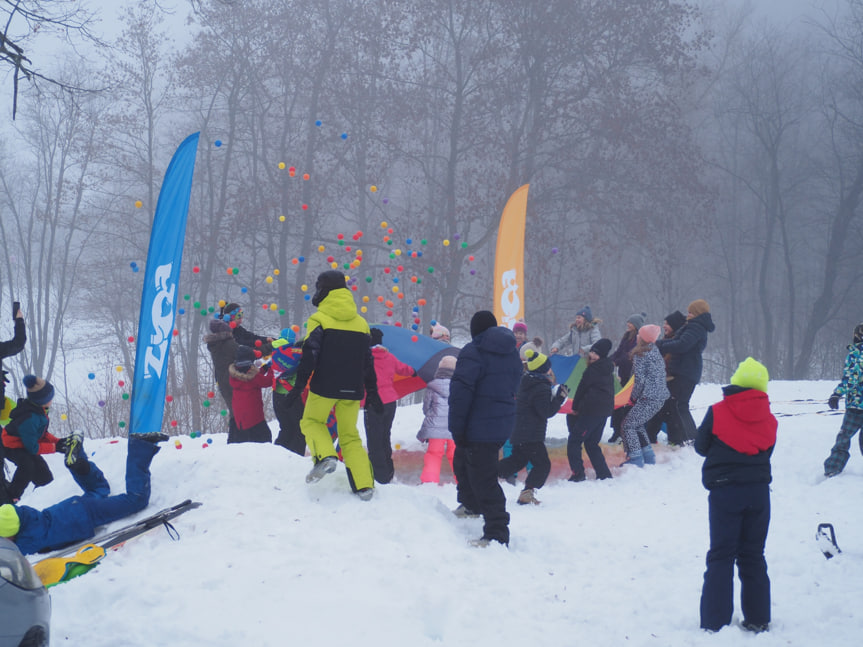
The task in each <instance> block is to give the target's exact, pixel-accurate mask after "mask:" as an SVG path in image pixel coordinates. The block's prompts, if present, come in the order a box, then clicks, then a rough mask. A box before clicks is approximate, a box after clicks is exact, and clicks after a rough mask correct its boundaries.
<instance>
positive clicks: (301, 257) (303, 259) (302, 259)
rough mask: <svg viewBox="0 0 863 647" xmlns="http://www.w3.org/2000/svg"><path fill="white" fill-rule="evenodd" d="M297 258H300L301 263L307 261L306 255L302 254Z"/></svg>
mask: <svg viewBox="0 0 863 647" xmlns="http://www.w3.org/2000/svg"><path fill="white" fill-rule="evenodd" d="M297 260H298V261H299V262H300V263H305V262H306V257H305V256H300V257H298V258H297Z"/></svg>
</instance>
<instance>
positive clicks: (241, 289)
mask: <svg viewBox="0 0 863 647" xmlns="http://www.w3.org/2000/svg"><path fill="white" fill-rule="evenodd" d="M248 291H249V288H247V287H242V288H240V292H242V293H243V294H245V293H246V292H248Z"/></svg>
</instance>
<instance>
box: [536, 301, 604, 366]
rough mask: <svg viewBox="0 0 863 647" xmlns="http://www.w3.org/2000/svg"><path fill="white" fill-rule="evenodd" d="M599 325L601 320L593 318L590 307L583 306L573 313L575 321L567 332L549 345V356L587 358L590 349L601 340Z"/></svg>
mask: <svg viewBox="0 0 863 647" xmlns="http://www.w3.org/2000/svg"><path fill="white" fill-rule="evenodd" d="M601 323H602V320H601V319H594V318H593V313H592V312H591V311H590V306H584V307H583V308H582V309H581V310H579V311H578V312H576V313H575V321H573V322H572V324H570V326H569V332H568V333H566V334H565V335H564V336H563V337H561V338H560V339H558V340H556V341H555V342H554V343H553V344H552V345H551V349H550V350H549V354H550V355H556V354H558V353H560V354H561V355H565V356H569V355H582V356H587V354H588V353H589V352H590V347H591V346H593V345H594V344H595V343H596V342H598V341H599V340H600V339H601V338H602V333H600V332H599V324H601Z"/></svg>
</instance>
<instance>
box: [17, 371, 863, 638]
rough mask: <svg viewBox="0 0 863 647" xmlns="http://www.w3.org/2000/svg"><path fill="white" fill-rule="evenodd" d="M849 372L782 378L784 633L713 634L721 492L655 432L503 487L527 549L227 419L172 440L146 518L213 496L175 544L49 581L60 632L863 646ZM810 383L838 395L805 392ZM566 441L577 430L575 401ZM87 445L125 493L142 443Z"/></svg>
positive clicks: (159, 463)
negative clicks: (528, 494)
mask: <svg viewBox="0 0 863 647" xmlns="http://www.w3.org/2000/svg"><path fill="white" fill-rule="evenodd" d="M833 386H834V385H833V383H826V382H784V383H783V382H776V383H771V389H770V396H771V399H772V400H773V401H774V407H773V409H774V413H776V414H777V415H779V414H795V415H793V416H781V417H780V418H779V421H780V427H779V440H778V443H777V448H776V451H775V453H774V458H773V473H774V483H773V495H772V496H773V498H772V501H773V520H772V523H771V528H770V535H769V537H768V543H767V562H768V567H769V572H770V576H771V579H772V593H773V624H772V630H771V632H770V633H769V634H762V635H759V636H754V635H751V634H748V633H746V632H744V631H742V630H741V629H740V628H739V626H737V625H736V624H735V625H733V626H731V627H727V628H725V629H724V630H722V631H721V632H719V633H718V634H715V635H709V634H706V633H704V632H702V631H700V630H699V628H698V601H699V595H700V590H701V578H702V574H703V570H704V558H705V554H706V551H707V544H708V526H707V492H706V491H705V490H704V489H703V488H702V487H701V481H700V468H701V459H700V457H698V456H697V455H696V454H695V453H694V451H692V450H691V449H682V450H671V449H668V448H660V451H658V452H657V453H658V458H659V464H657V465H656V466H648V467H647V468H645V469H644V470H637V469H636V468H626V469H623V470H616V469H615V470H614V471H615V478H614V479H613V480H610V481H604V482H597V481H593V480H589V481H588V482H585V483H568V482H566V481H563V480H559V479H558V480H552V481H550V482H549V483H548V484H547V485H546V487H545V488H543V489H542V490H541V491H540V493H539V498H540V499H541V500H542V505H540V506H529V507H523V506H517V505H515V499H516V497H517V495H518V492H519V489H520V488H517V487H512V486H509V485H506V484H504V489H505V492H506V494H507V499H508V509H509V512H510V514H511V515H512V521H511V531H512V541H511V544H510V547H509V549H505V548H503V547H500V546H491V547H489V548H486V549H476V548H472V547H470V546H468V544H467V541H468V540H469V539H472V538H476V537H479V536H480V534H481V525H482V522H481V520H476V519H469V520H459V519H456V518H455V517H454V516H453V515H452V514H451V513H450V510H451V509H452V508H454V507H455V505H456V502H455V486H454V485H453V484H452V483H451V480H450V479H449V478H447V479H446V480H447V482H446V483H445V484H444V485H442V486H436V485H418V479H417V478H416V475H415V474H410V475H408V476H406V477H405V476H403V477H402V478H403V480H404V481H407V482H396V483H393V484H391V485H387V486H379V487H378V488H377V493H376V496H375V498H374V500H372V501H371V502H369V503H364V502H362V501H359V500H358V499H357V498H356V497H354V496H352V495H351V494H350V492H349V488H348V484H347V477H346V476H345V472H344V467H343V466H340V467H339V469H338V470H337V471H336V473H334V474H333V475H331V476H328V477H327V478H325V479H324V480H323V481H321V482H320V483H317V484H315V485H311V486H307V485H306V484H305V482H304V477H305V474H306V473H307V472H308V470H309V468H310V467H311V462H310V459H308V458H300V457H298V456H295V455H294V454H291V453H290V452H288V451H286V450H284V449H282V448H280V447H277V446H260V445H240V446H238V445H232V446H227V445H226V444H225V435H224V434H213V435H212V436H210V437H211V438H212V440H213V443H212V445H211V446H209V447H208V448H206V449H204V448H202V441H201V439H200V438H198V439H194V440H192V439H189V438H188V437H182V438H181V440H182V442H183V448H182V449H179V450H177V449H175V448H174V446H173V445H172V442H168V443H165V445H164V448H163V450H162V452H161V453H160V454H159V455H158V456H157V457H156V458H155V460H154V463H153V496H152V499H151V504H150V508H149V511H150V512H153V511H156V510H158V509H161V508H163V507H166V506H168V505H171V504H173V503H176V502H178V501H181V500H183V499H185V498H188V497H192V498H194V499H197V500H200V501H202V502H203V503H204V505H203V507H201V508H200V509H198V510H194V511H192V512H189V513H187V514H186V515H184V516H182V517H180V518H178V519H177V520H176V521H175V526H176V528H177V530H178V531H179V532H180V533H181V535H182V537H181V539H180V541H176V542H172V541H171V540H170V539H169V538H168V536H167V535H166V534H165V533H164V532H163V531H161V530H160V531H157V532H154V533H151V534H149V535H146V536H144V537H141V538H139V539H137V540H134V541H131V542H129V543H128V544H127V545H126V546H125V547H123V548H122V549H121V550H119V551H117V552H114V553H111V554H109V556H108V557H107V558H106V559H105V560H104V561H103V563H102V564H101V565H100V566H99V567H98V568H97V569H96V570H95V571H93V572H91V573H90V574H88V575H86V576H84V577H81V578H79V579H77V580H74V581H71V582H69V583H66V584H63V585H60V586H58V587H56V588H54V589H52V599H53V610H54V611H53V628H52V638H53V640H52V644H54V645H67V646H70V647H73V646H82V647H83V646H86V647H99V646H103V645H104V646H111V647H117V646H118V645H124V646H125V645H128V646H138V645H142V646H143V645H147V646H150V645H172V646H185V645H216V646H222V645H225V646H227V645H264V646H267V645H305V644H311V645H324V646H327V645H346V644H347V645H354V646H358V647H361V646H364V645H374V646H375V647H387V646H389V645H393V646H405V647H406V646H411V647H419V646H424V645H474V646H484V645H490V646H491V645H494V646H500V645H525V644H530V645H538V646H541V645H576V644H588V645H622V644H627V645H657V646H666V645H711V646H725V645H728V646H731V645H734V646H737V645H741V644H744V645H745V644H753V645H762V646H768V645H816V644H817V645H830V646H831V647H837V646H843V645H849V646H850V645H857V644H859V641H860V636H861V635H863V614H861V613H860V611H859V609H858V608H856V607H858V606H859V602H860V600H861V599H863V597H861V594H863V519H861V515H860V513H859V501H860V492H861V485H863V458H861V456H860V452H859V450H858V449H857V444H856V441H855V446H854V447H853V448H852V451H853V456H852V459H851V461H850V463H849V466H848V468H846V470H845V472H844V473H843V474H842V475H841V476H839V477H837V478H835V479H832V480H829V481H824V479H823V477H821V476H820V475H821V473H822V466H821V464H822V461H823V460H824V458H825V457H826V456H827V454H828V452H829V450H830V447H831V445H832V443H833V439H834V438H835V435H836V432H837V431H838V429H839V425H840V423H841V416H834V415H825V414H823V413H820V414H819V413H815V412H817V411H822V412H823V411H824V410H826V408H827V407H826V404H825V400H826V397H827V395H829V393H830V392H831V390H832V388H833ZM719 395H720V390H719V387H718V386H716V385H705V386H701V387H699V388H698V389H697V390H696V393H695V397H694V398H693V406H694V407H695V408H696V411H694V413H695V417H696V420H697V421H698V422H700V420H701V417H702V415H703V412H704V410H705V409H706V406H707V405H708V404H710V403H711V402H713V401H714V400H715V399H717V398H718V397H719ZM810 397H819V398H824V399H822V400H821V401H820V402H811V401H810V402H795V401H794V400H796V399H798V398H810ZM421 419H422V413H421V410H420V406H419V405H415V406H408V407H400V408H399V409H398V413H397V414H396V420H395V425H394V429H393V443H394V444H396V443H397V444H398V445H399V446H400V447H401V448H402V449H412V450H418V449H420V448H421V446H420V444H419V443H418V442H417V441H416V440H415V434H416V431H417V430H418V429H419V425H420V422H421ZM606 433H609V432H608V430H607V432H606ZM549 436H550V437H552V438H559V439H562V438H565V436H566V427H565V423H564V419H563V417H562V416H557V417H556V418H555V419H553V420H552V422H551V424H550V426H549ZM205 438H206V436H205ZM603 447H604V449H607V450H608V453H611V452H612V451H613V450H611V449H609V448H607V447H606V446H603ZM86 448H87V450H88V453H90V454H92V458H93V460H94V461H95V462H97V463H98V464H99V465H100V467H102V469H103V470H104V471H105V473H106V475H107V476H108V478H109V480H110V481H111V483H112V484H115V486H116V487H117V488H122V483H123V468H124V460H125V441H124V440H119V442H118V441H114V442H110V441H108V440H91V441H88V442H87V443H86ZM617 451H619V450H617ZM49 460H51V461H52V463H51V465H52V469H53V470H54V473H55V476H56V480H55V482H54V483H52V484H51V485H49V486H48V487H46V488H41V489H39V490H36V491H35V492H34V491H32V490H31V491H28V493H26V494H25V500H24V502H25V503H27V504H28V505H33V506H46V505H49V504H51V503H54V502H56V501H58V500H59V499H61V498H63V497H65V496H69V495H72V494H75V493H76V487H75V485H74V482H73V481H72V479H71V478H70V477H69V475H68V473H66V471H65V470H64V469H63V467H62V463H61V461H60V460H59V457H58V456H51V457H49ZM589 473H590V475H591V477H592V472H589ZM447 474H448V471H447ZM396 478H397V480H398V479H399V473H398V472H397V477H396ZM522 478H523V473H522ZM144 514H145V513H142V514H141V515H140V516H144ZM822 521H830V522H832V523H833V524H834V525H835V527H836V531H837V539H838V542H839V545H840V547H841V548H842V549H843V554H842V555H841V556H839V557H838V558H836V559H833V560H830V561H827V560H825V559H824V557H823V556H822V555H821V553H820V552H819V550H818V548H817V547H816V544H815V541H814V535H815V529H816V527H817V525H818V523H820V522H822ZM117 525H119V524H117ZM735 607H736V608H737V607H739V605H738V604H737V603H735ZM739 620H740V616H739V610H738V611H736V614H735V623H739ZM752 641H755V642H752Z"/></svg>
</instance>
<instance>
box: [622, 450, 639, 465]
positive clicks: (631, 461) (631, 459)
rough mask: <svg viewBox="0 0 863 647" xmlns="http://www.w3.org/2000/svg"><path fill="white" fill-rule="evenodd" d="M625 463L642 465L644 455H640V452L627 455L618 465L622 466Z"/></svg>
mask: <svg viewBox="0 0 863 647" xmlns="http://www.w3.org/2000/svg"><path fill="white" fill-rule="evenodd" d="M626 465H635V466H636V467H644V456H642V454H641V452H639V453H638V454H637V455H634V456H629V457H627V459H626V460H625V461H623V462H622V463H621V464H620V466H621V467H624V466H626Z"/></svg>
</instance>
